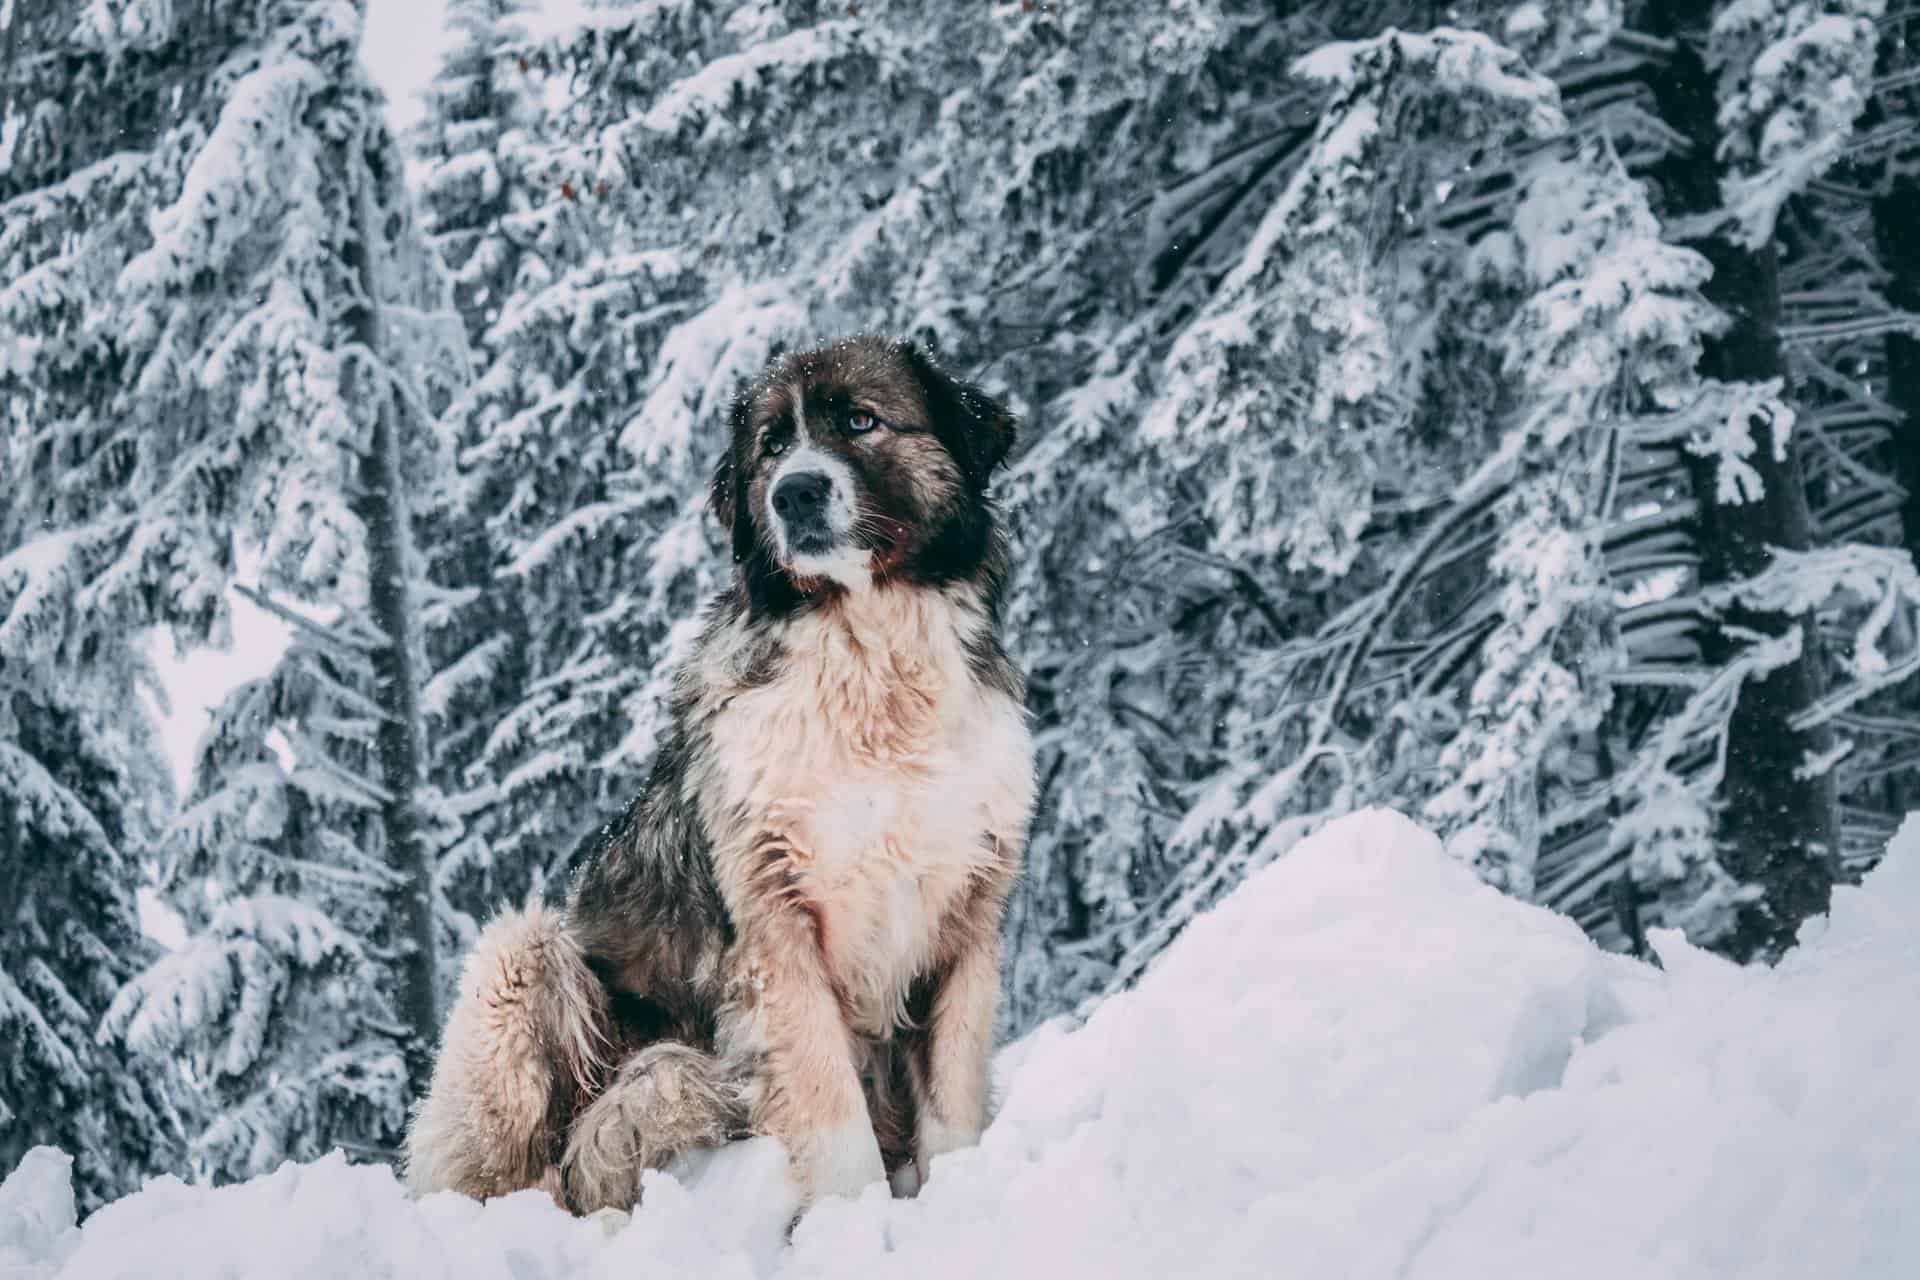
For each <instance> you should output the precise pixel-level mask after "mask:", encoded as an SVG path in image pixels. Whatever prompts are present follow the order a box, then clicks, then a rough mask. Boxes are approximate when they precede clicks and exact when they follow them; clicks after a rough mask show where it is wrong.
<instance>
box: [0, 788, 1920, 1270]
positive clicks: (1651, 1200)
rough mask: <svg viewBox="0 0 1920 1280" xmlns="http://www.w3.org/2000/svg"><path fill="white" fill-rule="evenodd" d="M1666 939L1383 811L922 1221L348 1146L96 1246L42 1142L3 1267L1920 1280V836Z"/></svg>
mask: <svg viewBox="0 0 1920 1280" xmlns="http://www.w3.org/2000/svg"><path fill="white" fill-rule="evenodd" d="M1657 942H1658V948H1659V952H1660V956H1661V960H1662V962H1663V964H1664V966H1665V969H1664V972H1663V971H1661V970H1656V969H1653V968H1651V967H1648V966H1644V965H1640V964H1637V963H1635V962H1632V961H1629V960H1625V959H1621V958H1619V957H1614V956H1608V955H1605V954H1602V953H1601V952H1599V951H1597V950H1595V949H1594V948H1593V947H1592V946H1591V945H1590V944H1589V943H1588V942H1587V940H1586V939H1585V938H1584V937H1583V936H1582V935H1581V934H1580V932H1579V931H1578V930H1577V929H1576V928H1575V927H1574V926H1573V925H1572V924H1570V923H1568V922H1567V921H1565V920H1563V919H1561V918H1559V917H1556V916H1553V915H1551V914H1549V913H1547V912H1545V911H1543V910H1540V909H1537V908H1534V907H1529V906H1525V905H1522V904H1520V903H1517V902H1514V901H1512V900H1511V899H1508V898H1505V897H1503V896H1501V895H1500V894H1498V893H1496V892H1495V891H1493V890H1491V889H1488V888H1486V887H1485V886H1483V885H1481V884H1480V883H1478V882H1477V881H1476V880H1475V879H1474V878H1473V877H1472V876H1471V875H1470V874H1469V873H1468V872H1467V871H1466V870H1464V869H1463V868H1461V867H1460V866H1458V865H1456V864H1455V863H1453V862H1451V861H1450V860H1448V859H1447V858H1446V856H1445V855H1444V854H1443V853H1442V851H1441V849H1440V847H1439V845H1438V843H1437V842H1436V841H1435V840H1434V839H1433V838H1432V837H1431V836H1430V835H1427V834H1426V833H1424V832H1422V831H1421V830H1419V829H1418V828H1417V827H1415V826H1413V825H1412V824H1411V823H1410V822H1408V821H1407V820H1406V819H1404V818H1401V817H1399V816H1397V815H1394V814H1391V813H1385V812H1369V813H1362V814H1357V815H1354V816H1352V817H1349V818H1346V819H1344V820H1342V821H1339V822H1336V823H1333V824H1331V825H1330V826H1328V827H1327V828H1326V829H1325V830H1323V831H1322V832H1320V833H1319V834H1318V835H1316V836H1314V837H1312V838H1310V839H1308V840H1306V841H1304V842H1303V843H1302V844H1301V845H1300V846H1299V847H1298V848H1297V849H1296V850H1295V851H1294V852H1293V853H1292V854H1291V855H1289V856H1288V857H1286V858H1283V859H1281V860H1280V861H1278V862H1277V863H1275V864H1274V865H1272V866H1271V867H1269V868H1268V869H1266V870H1265V871H1263V872H1262V873H1260V874H1259V875H1257V876H1256V877H1254V878H1253V879H1252V880H1250V881H1249V882H1248V883H1247V884H1246V885H1244V886H1243V887H1242V888H1241V889H1239V890H1238V891H1237V892H1236V893H1234V894H1233V896H1232V897H1231V898H1229V899H1228V900H1227V901H1226V902H1225V903H1223V904H1222V905H1221V906H1220V907H1219V908H1218V909H1217V910H1215V911H1214V912H1212V913H1211V914H1210V915H1208V916H1207V917H1205V918H1204V919H1202V920H1199V921H1196V922H1195V923H1194V924H1193V925H1192V926H1191V927H1190V928H1189V929H1188V931H1187V933H1186V934H1185V935H1184V936H1183V937H1182V938H1181V939H1180V940H1179V941H1178V942H1177V943H1176V944H1175V945H1174V947H1173V948H1172V949H1171V950H1170V951H1169V952H1168V954H1167V955H1166V956H1165V957H1164V958H1163V960H1162V961H1161V962H1160V963H1159V964H1158V965H1156V966H1155V967H1154V968H1153V970H1152V971H1151V972H1149V973H1148V974H1147V975H1146V977H1145V978H1144V979H1143V980H1142V981H1141V982H1140V984H1139V986H1138V988H1137V989H1136V990H1134V991H1132V992H1130V993H1128V994H1125V995H1122V996H1118V997H1115V998H1114V999H1112V1000H1109V1001H1108V1002H1106V1003H1105V1004H1104V1005H1102V1006H1101V1007H1100V1008H1099V1009H1097V1010H1096V1011H1095V1012H1094V1014H1093V1015H1092V1017H1091V1018H1089V1019H1088V1021H1087V1022H1086V1024H1085V1025H1084V1026H1081V1027H1078V1028H1070V1027H1067V1026H1065V1025H1060V1024H1051V1025H1049V1026H1046V1027H1043V1028H1041V1029H1040V1030H1039V1031H1037V1032H1035V1033H1034V1034H1033V1035H1030V1036H1028V1037H1027V1038H1026V1039H1025V1040H1023V1041H1021V1042H1020V1043H1018V1044H1016V1045H1014V1046H1012V1047H1010V1048H1009V1049H1008V1050H1007V1051H1006V1052H1005V1053H1004V1054H1002V1056H1001V1059H1000V1061H999V1063H998V1067H999V1072H1000V1076H1001V1084H1002V1087H1003V1089H1004V1100H1003V1103H1002V1106H1001V1108H1000V1112H999V1114H998V1116H997V1118H996V1119H995V1121H994V1124H993V1125H992V1127H991V1128H990V1129H989V1130H988V1132H987V1134H986V1137H985V1139H984V1140H983V1141H982V1143H981V1144H980V1146H979V1147H978V1148H977V1149H974V1150H970V1151H963V1152H956V1153H954V1154H953V1155H950V1156H947V1157H944V1158H942V1159H941V1160H940V1161H939V1162H938V1163H936V1164H935V1166H934V1171H933V1177H932V1180H931V1181H930V1183H929V1184H928V1186H927V1187H926V1188H925V1189H924V1190H923V1191H922V1193H921V1195H920V1197H919V1199H917V1200H912V1201H893V1200H889V1199H887V1198H886V1196H885V1195H884V1193H883V1191H882V1189H880V1188H871V1189H869V1191H868V1192H867V1194H866V1195H865V1196H864V1197H863V1198H861V1199H860V1200H858V1201H831V1202H828V1203H826V1204H823V1205H821V1206H819V1207H818V1208H816V1209H815V1210H814V1211H813V1212H812V1213H810V1214H809V1215H808V1216H807V1217H806V1218H805V1219H804V1220H803V1221H802V1222H801V1223H800V1225H799V1226H798V1227H797V1228H796V1229H795V1231H794V1232H793V1236H792V1241H791V1244H790V1245H788V1244H785V1243H784V1242H783V1232H784V1229H785V1226H786V1223H787V1221H788V1219H789V1217H790V1215H791V1212H792V1205H793V1203H794V1201H793V1192H792V1188H791V1186H790V1185H789V1183H788V1181H787V1179H786V1176H785V1163H784V1158H783V1156H782V1153H781V1151H780V1149H779V1148H778V1146H777V1145H775V1144H774V1143H772V1142H771V1141H768V1140H760V1141H756V1142H752V1143H745V1144H741V1145H739V1146H737V1147H735V1148H733V1149H730V1150H728V1151H726V1152H723V1153H720V1155H719V1156H717V1157H716V1158H713V1159H711V1160H708V1161H706V1162H705V1163H703V1164H701V1165H699V1166H697V1167H693V1168H690V1169H688V1170H685V1171H683V1173H682V1176H681V1177H679V1178H674V1177H669V1176H665V1175H662V1176H659V1177H656V1178H654V1179H652V1180H651V1181H650V1182H649V1183H648V1190H647V1196H646V1200H645V1203H644V1204H643V1206H642V1207H641V1208H640V1210H639V1211H638V1212H637V1213H636V1214H635V1215H634V1217H633V1218H632V1220H631V1221H630V1222H621V1221H619V1220H618V1219H617V1218H615V1219H601V1220H597V1221H586V1222H581V1221H576V1220H574V1219H572V1218H569V1217H567V1216H566V1215H564V1214H562V1213H561V1212H559V1211H558V1210H556V1209H555V1208H553V1207H552V1205H551V1204H550V1203H549V1202H547V1201H546V1200H545V1199H544V1197H542V1196H540V1195H538V1194H537V1193H522V1194H520V1195H516V1196H509V1197H507V1198H505V1199H503V1200H498V1201H494V1202H492V1203H490V1204H487V1205H484V1206H482V1205H478V1204H474V1203H472V1202H470V1201H466V1200H463V1199H461V1198H459V1197H457V1196H452V1195H439V1196H432V1197H429V1198H427V1199H425V1200H422V1201H419V1202H413V1201H409V1200H408V1199H407V1198H406V1196H405V1195H404V1194H403V1193H402V1192H401V1190H400V1188H399V1187H398V1186H397V1185H396V1184H395V1182H394V1180H393V1178H392V1176H391V1175H390V1174H389V1173H388V1172H387V1171H386V1170H385V1169H383V1168H377V1167H355V1166H349V1165H348V1164H346V1163H345V1161H344V1160H342V1159H340V1158H338V1157H335V1158H332V1159H328V1160H322V1161H319V1162H318V1163H315V1164H311V1165H304V1166H301V1165H288V1166H286V1167H284V1168H282V1169H281V1170H280V1171H279V1172H277V1173H275V1174H273V1175H272V1176H270V1177H266V1178H261V1179H258V1180H256V1181H254V1182H251V1183H246V1184H243V1185H238V1186H231V1187H225V1188H221V1189H218V1190H209V1189H205V1188H199V1187H189V1186H186V1185H184V1184H182V1183H180V1182H178V1181H175V1180H172V1179H160V1180H157V1181H155V1182H153V1183H150V1184H149V1185H148V1186H147V1187H146V1189H144V1190H143V1191H141V1192H140V1193H138V1194H137V1195H133V1196H130V1197H128V1198H126V1199H124V1200H122V1201H120V1202H118V1203H116V1204H113V1205H111V1206H109V1207H107V1208H106V1209H104V1210H102V1211H101V1212H99V1213H97V1214H95V1215H94V1216H93V1217H92V1218H90V1219H89V1220H88V1221H87V1223H86V1224H85V1225H84V1226H83V1227H80V1228H78V1229H76V1228H75V1227H74V1226H73V1199H72V1195H71V1192H70V1191H69V1189H68V1184H67V1178H68V1168H67V1162H66V1160H65V1158H64V1157H62V1156H60V1155H59V1154H58V1153H55V1152H51V1151H47V1150H40V1151H35V1152H33V1153H30V1154H29V1155H28V1156H27V1158H26V1160H25V1161H24V1162H23V1163H22V1164H21V1166H20V1168H19V1169H18V1170H16V1171H15V1172H14V1173H13V1175H12V1176H11V1177H9V1178H8V1179H7V1181H6V1183H5V1185H4V1187H0V1276H5V1277H18V1278H19V1280H41V1278H43V1277H52V1276H61V1277H85V1278H87V1280H93V1278H95V1277H119V1276H128V1277H131V1276H141V1277H154V1276H173V1275H179V1276H189V1275H192V1276H199V1275H221V1276H231V1277H256V1276H257V1277H275V1278H276V1280H278V1278H282V1277H308V1276H312V1277H320V1276H356V1277H378V1276H395V1277H399V1276H406V1277H436V1276H446V1277H449V1278H453V1277H460V1278H461V1280H468V1278H473V1280H480V1278H484V1277H502V1278H503V1280H504V1278H506V1277H512V1278H513V1280H534V1278H538V1277H559V1276H608V1277H613V1276H633V1275H641V1274H660V1275H664V1274H681V1273H685V1274H698V1275H702V1276H717V1277H741V1278H742V1280H745V1278H748V1277H759V1276H773V1275H782V1276H787V1275H790V1276H827V1275H860V1276H862V1277H869V1276H883V1275H884V1276H891V1275H897V1276H913V1277H916V1278H918V1280H930V1278H931V1280H938V1278H941V1277H948V1276H952V1277H961V1276H965V1277H974V1276H979V1275H1014V1274H1019V1275H1027V1274H1032V1275H1047V1276H1090V1277H1091V1276H1099V1277H1125V1276H1142V1277H1160V1276H1166V1275H1185V1274H1207V1275H1215V1276H1218V1275H1228V1276H1249V1277H1254V1276H1259V1277H1271V1276H1275V1275H1285V1274H1296V1273H1297V1274H1303V1275H1328V1276H1345V1277H1371V1276H1411V1277H1426V1276H1456V1275H1457V1276H1473V1277H1483V1276H1487V1275H1538V1276H1549V1275H1550V1276H1589V1275H1590V1276H1596V1277H1600V1276H1606V1277H1616V1276H1621V1275H1631V1276H1634V1277H1636V1280H1650V1278H1653V1277H1664V1276H1672V1277H1699V1276H1739V1277H1743V1278H1749V1277H1772V1276H1805V1277H1820V1278H1821V1280H1833V1278H1837V1277H1881V1276H1887V1277H1891V1276H1900V1275H1915V1274H1920V1213H1916V1212H1914V1209H1915V1206H1916V1205H1920V1104H1917V1103H1916V1101H1915V1095H1914V1091H1913V1082H1914V1081H1915V1080H1920V816H1916V817H1911V818H1909V819H1908V822H1907V824H1906V826H1905V827H1903V828H1902V830H1901V833H1900V835H1899V836H1897V837H1896V838H1895V841H1894V844H1893V847H1892V848H1891V850H1890V851H1889V854H1888V857H1887V859H1886V861H1885V863H1884V864H1883V865H1882V866H1881V867H1880V868H1879V869H1878V870H1877V871H1876V872H1875V873H1874V874H1873V876H1872V877H1871V878H1870V879H1869V881H1868V882H1867V884H1866V885H1865V886H1864V887H1863V888H1861V889H1842V890H1840V891H1839V892H1838V893H1837V894H1836V895H1835V900H1834V907H1833V912H1832V914H1831V915H1830V916H1829V917H1828V918H1827V919H1825V920H1823V921H1817V922H1813V923H1812V924H1811V925H1810V926H1809V927H1808V928H1807V929H1806V930H1805V932H1804V933H1803V936H1802V941H1801V946H1800V948H1799V949H1798V950H1797V951H1796V952H1794V953H1793V954H1792V955H1791V956H1790V957H1789V958H1788V959H1787V960H1786V961H1785V962H1784V963H1783V964H1781V965H1780V966H1779V967H1778V968H1777V969H1775V970H1772V971H1767V970H1760V969H1740V968H1736V967H1734V966H1732V965H1730V964H1727V963H1725V962H1724V961H1721V960H1719V959H1717V958H1715V957H1713V956H1710V955H1708V954H1705V953H1702V952H1699V951H1695V950H1693V949H1691V948H1689V947H1688V946H1687V944H1686V943H1685V942H1684V941H1683V940H1682V939H1680V938H1679V937H1678V936H1677V935H1663V936H1661V937H1659V938H1658V940H1657Z"/></svg>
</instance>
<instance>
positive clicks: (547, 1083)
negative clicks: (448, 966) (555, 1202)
mask: <svg viewBox="0 0 1920 1280" xmlns="http://www.w3.org/2000/svg"><path fill="white" fill-rule="evenodd" d="M606 1025H607V1004H606V994H605V991H604V989H603V988H602V986H601V984H600V982H599V980H598V979H597V978H595V977H594V975H593V972H592V971H591V970H590V969H588V968H587V965H586V962H585V960H584V959H583V958H582V956H581V954H580V949H579V947H578V946H577V945H576V944H575V942H574V941H573V939H572V938H571V937H570V936H569V935H568V934H567V932H566V929H565V927H564V924H563V922H562V920H561V917H560V916H559V915H557V914H555V913H553V912H550V911H547V910H544V909H542V908H538V907H534V908H530V909H528V910H527V911H525V912H513V913H509V914H507V915H504V916H502V917H500V918H499V919H497V920H495V921H494V922H493V923H492V924H490V925H488V926H487V928H486V929H485V930H484V931H482V933H481V934H480V938H479V941H478V942H476V943H475V944H474V948H473V952H472V953H471V954H470V955H469V956H468V958H467V963H466V967H465V969H464V971H463V972H462V974H461V978H460V993H459V997H458V999H457V1000H456V1001H455V1002H454V1006H453V1009H452V1010H451V1011H450V1013H449V1014H448V1016H447V1023H446V1027H445V1029H444V1030H443V1031H442V1033H441V1037H440V1054H439V1057H438V1059H437V1061H436V1062H435V1063H434V1070H433V1082H432V1085H431V1087H430V1088H429V1090H428V1093H427V1096H426V1098H425V1099H424V1100H423V1101H422V1102H421V1103H420V1105H419V1107H418V1108H417V1109H416V1111H415V1113H414V1116H413V1123H412V1125H411V1126H410V1128H409V1130H408V1133H407V1151H406V1179H407V1185H408V1186H409V1187H410V1188H411V1189H412V1190H414V1191H415V1192H416V1193H425V1192H429V1191H442V1190H454V1191H460V1192H464V1193H465V1194H467V1195H470V1196H473V1197H475V1198H477V1199H486V1198H487V1197H490V1196H496V1195H504V1194H506V1193H508V1192H510V1191H518V1190H520V1189H521V1188H524V1187H530V1186H544V1187H546V1188H547V1189H548V1190H549V1191H550V1192H552V1193H554V1196H555V1199H559V1198H560V1195H559V1192H560V1174H559V1170H558V1169H557V1167H556V1166H555V1165H554V1155H555V1154H556V1153H554V1152H553V1151H551V1150H550V1149H549V1140H550V1134H551V1128H550V1124H551V1121H550V1114H551V1109H552V1107H553V1105H554V1103H555V1101H556V1092H557V1091H562V1090H564V1091H569V1092H570V1093H571V1094H572V1095H573V1096H575V1097H584V1096H586V1095H588V1094H589V1093H591V1091H592V1090H593V1089H594V1088H595V1085H596V1080H597V1078H598V1077H599V1076H600V1075H601V1073H602V1072H604V1071H605V1070H606V1062H605V1057H606V1053H607V1049H608V1045H607V1041H606V1037H605V1029H606Z"/></svg>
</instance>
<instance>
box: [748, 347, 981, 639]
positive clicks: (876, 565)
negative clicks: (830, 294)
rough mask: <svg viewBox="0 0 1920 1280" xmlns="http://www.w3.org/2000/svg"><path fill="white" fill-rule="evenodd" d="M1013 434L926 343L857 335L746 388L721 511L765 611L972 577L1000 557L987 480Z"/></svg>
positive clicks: (798, 357) (785, 363)
mask: <svg viewBox="0 0 1920 1280" xmlns="http://www.w3.org/2000/svg"><path fill="white" fill-rule="evenodd" d="M1013 436H1014V420H1013V417H1012V415H1010V414H1009V413H1008V412H1007V410H1006V409H1005V408H1004V407H1003V406H1002V405H1001V404H1000V403H999V402H997V401H995V400H994V399H992V398H991V397H989V396H987V395H986V394H985V393H983V392H982V391H980V390H979V389H978V388H977V387H973V386H970V385H968V384H966V383H964V382H960V381H957V380H956V379H954V378H952V377H950V376H949V375H948V374H946V373H945V372H943V371H942V370H941V369H940V368H939V367H938V366H936V365H935V364H934V363H933V361H932V360H930V359H929V358H928V357H927V356H926V354H925V353H924V352H922V351H921V350H920V349H919V348H918V347H916V346H914V345H913V344H911V343H906V342H894V341H888V340H886V339H881V338H864V337H863V338H851V339H848V340H846V341H843V342H837V343H834V344H832V345H831V346H826V347H822V348H820V349H818V350H815V351H806V352H800V353H798V354H795V355H790V356H787V357H786V358H784V359H783V360H781V361H779V362H778V363H776V364H775V365H774V366H773V367H772V368H770V369H769V370H768V371H767V372H766V374H765V375H763V376H762V377H761V378H759V379H758V380H756V381H755V382H754V383H753V384H752V385H751V386H749V387H748V388H747V389H746V390H745V391H744V392H742V393H741V395H740V397H739V398H738V399H737V400H736V401H735V404H734V409H733V417H732V439H731V440H730V441H729V443H728V447H727V450H726V453H725V454H724V456H723V457H722V458H721V460H720V466H719V468H718V470H717V471H716V472H715V473H714V477H713V492H712V504H713V511H714V514H715V515H716V516H718V517H719V519H720V523H721V525H722V526H723V527H725V528H727V529H728V530H729V531H730V533H731V536H732V541H733V558H734V560H735V562H736V563H737V564H739V566H740V570H741V573H742V575H743V577H744V581H745V584H746V586H747V589H748V591H749V594H750V596H751V598H752V600H753V602H754V604H755V605H756V607H760V608H769V609H774V610H779V609H781V608H783V607H791V606H793V605H794V604H797V603H798V602H800V601H803V600H805V599H808V598H810V597H813V596H816V595H819V594H821V593H823V592H832V591H836V590H866V589H868V588H870V587H873V586H876V585H878V586H887V585H891V584H926V585H930V584H938V583H942V582H948V581H953V580H956V579H961V578H967V577H971V576H974V575H976V574H979V573H981V572H982V571H983V569H984V567H985V564H986V561H987V560H988V558H989V557H990V556H991V555H992V554H993V553H994V550H995V546H996V539H997V537H998V533H997V529H996V526H995V517H994V511H993V506H992V504H991V503H990V502H989V501H988V499H987V480H988V477H989V476H990V475H991V474H992V472H993V469H994V468H995V467H997V466H998V465H1000V463H1001V462H1002V461H1003V460H1004V459H1005V458H1006V456H1007V450H1008V449H1009V448H1011V447H1012V445H1013Z"/></svg>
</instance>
